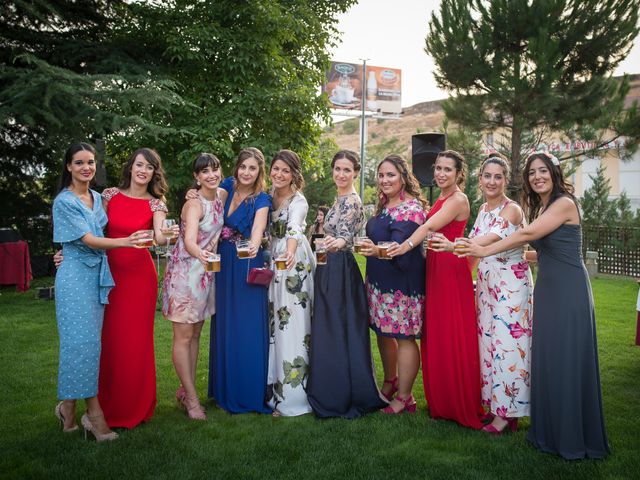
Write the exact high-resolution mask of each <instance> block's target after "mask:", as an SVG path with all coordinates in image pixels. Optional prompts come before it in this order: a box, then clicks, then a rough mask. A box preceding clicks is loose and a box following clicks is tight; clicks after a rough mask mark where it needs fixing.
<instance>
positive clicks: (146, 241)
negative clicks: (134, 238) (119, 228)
mask: <svg viewBox="0 0 640 480" xmlns="http://www.w3.org/2000/svg"><path fill="white" fill-rule="evenodd" d="M140 231H141V232H144V233H145V235H146V236H145V238H142V239H140V240H138V242H137V243H136V244H135V245H134V247H136V248H151V247H153V230H140Z"/></svg>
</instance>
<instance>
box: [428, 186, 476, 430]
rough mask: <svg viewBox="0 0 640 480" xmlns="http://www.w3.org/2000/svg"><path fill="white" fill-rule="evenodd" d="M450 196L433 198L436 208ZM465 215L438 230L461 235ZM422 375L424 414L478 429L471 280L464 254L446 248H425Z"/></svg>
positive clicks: (473, 310) (451, 239) (474, 321)
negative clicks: (426, 410) (443, 250)
mask: <svg viewBox="0 0 640 480" xmlns="http://www.w3.org/2000/svg"><path fill="white" fill-rule="evenodd" d="M449 198H450V196H449V197H446V198H439V199H438V200H437V201H436V202H435V203H434V205H433V207H432V208H431V210H430V211H429V216H432V215H434V214H435V213H436V212H438V211H439V210H440V209H441V208H442V205H443V204H444V203H445V202H446V201H447V200H448V199H449ZM466 223H467V221H466V220H460V221H456V220H453V221H452V222H450V223H449V224H448V225H445V226H444V227H443V228H442V229H441V230H439V232H440V233H442V234H443V235H444V236H445V237H447V239H449V240H450V241H453V240H454V239H455V238H456V237H462V236H463V232H464V227H465V225H466ZM420 351H421V356H422V377H423V382H424V392H425V396H426V398H427V404H428V407H429V414H430V415H431V417H432V418H444V419H448V420H454V421H456V422H458V423H459V424H461V425H464V426H466V427H469V428H474V429H480V428H481V427H482V422H481V421H480V416H481V415H482V413H483V410H482V406H481V403H480V361H479V354H478V333H477V322H476V310H475V305H474V294H473V282H472V279H471V271H470V270H469V263H468V261H467V259H466V258H458V257H456V256H455V255H454V254H453V253H450V252H434V251H433V250H428V252H427V295H426V306H425V321H424V329H423V332H422V341H421V342H420Z"/></svg>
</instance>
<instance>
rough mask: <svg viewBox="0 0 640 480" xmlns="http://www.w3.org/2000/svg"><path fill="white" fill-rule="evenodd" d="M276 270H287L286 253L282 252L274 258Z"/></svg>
mask: <svg viewBox="0 0 640 480" xmlns="http://www.w3.org/2000/svg"><path fill="white" fill-rule="evenodd" d="M275 262H276V270H286V269H287V253H286V252H282V253H280V254H278V255H277V256H276V259H275Z"/></svg>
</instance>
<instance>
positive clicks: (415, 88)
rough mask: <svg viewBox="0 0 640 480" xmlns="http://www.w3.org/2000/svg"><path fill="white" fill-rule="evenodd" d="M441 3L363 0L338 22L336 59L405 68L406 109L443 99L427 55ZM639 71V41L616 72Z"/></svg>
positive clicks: (404, 105)
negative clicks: (433, 15)
mask: <svg viewBox="0 0 640 480" xmlns="http://www.w3.org/2000/svg"><path fill="white" fill-rule="evenodd" d="M439 4H440V2H439V1H436V0H395V1H389V0H360V2H359V3H358V4H357V5H355V6H353V7H351V9H350V10H349V11H348V12H346V13H345V14H343V15H341V16H340V18H339V25H338V29H339V30H340V31H341V32H342V35H341V43H340V44H339V46H338V47H337V48H335V49H334V50H333V52H332V56H331V58H332V60H336V61H341V62H350V63H362V59H368V60H367V63H368V64H371V65H375V66H380V67H390V68H399V69H401V70H402V106H403V107H409V106H411V105H415V104H416V103H420V102H425V101H429V100H438V99H441V98H445V97H446V96H447V94H446V93H445V92H443V91H441V90H439V89H438V88H437V87H436V84H435V81H434V79H433V74H432V71H433V70H434V68H435V67H434V63H433V60H432V59H431V57H429V56H428V55H427V54H426V53H425V52H424V45H425V43H424V41H425V37H426V36H427V30H428V25H429V19H430V18H431V13H432V12H433V10H434V9H437V8H438V5H439ZM623 73H640V38H636V41H635V43H634V46H633V49H632V50H631V53H630V54H629V56H628V57H627V58H626V59H625V61H624V62H623V63H621V65H620V66H619V67H618V69H617V70H616V71H615V74H616V75H622V74H623Z"/></svg>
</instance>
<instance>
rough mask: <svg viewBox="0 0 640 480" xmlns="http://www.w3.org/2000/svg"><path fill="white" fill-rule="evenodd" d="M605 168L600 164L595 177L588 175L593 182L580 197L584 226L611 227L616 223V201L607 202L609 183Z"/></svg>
mask: <svg viewBox="0 0 640 480" xmlns="http://www.w3.org/2000/svg"><path fill="white" fill-rule="evenodd" d="M605 171H606V167H605V166H604V165H603V164H602V163H600V165H598V168H597V169H596V174H595V175H589V178H590V179H591V181H592V182H593V183H592V185H591V186H590V187H589V188H588V189H586V190H585V191H584V194H583V196H582V201H581V206H582V222H583V224H584V225H586V226H591V225H608V226H612V225H614V224H616V223H617V221H618V212H617V206H618V202H617V201H616V200H609V194H610V192H611V182H610V181H609V179H608V178H607V177H606V176H605Z"/></svg>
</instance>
